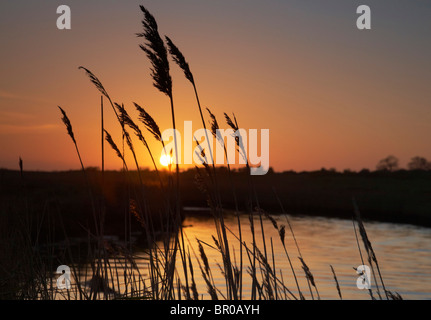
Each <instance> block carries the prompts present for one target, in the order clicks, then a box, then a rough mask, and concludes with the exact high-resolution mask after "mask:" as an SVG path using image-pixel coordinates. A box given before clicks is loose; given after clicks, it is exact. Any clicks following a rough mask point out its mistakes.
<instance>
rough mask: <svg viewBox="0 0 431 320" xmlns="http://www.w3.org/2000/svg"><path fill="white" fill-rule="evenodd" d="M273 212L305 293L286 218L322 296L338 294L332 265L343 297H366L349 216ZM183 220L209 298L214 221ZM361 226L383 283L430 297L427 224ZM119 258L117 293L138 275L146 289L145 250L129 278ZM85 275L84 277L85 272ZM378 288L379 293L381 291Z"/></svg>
mask: <svg viewBox="0 0 431 320" xmlns="http://www.w3.org/2000/svg"><path fill="white" fill-rule="evenodd" d="M274 218H275V220H276V221H277V223H278V225H286V247H287V250H288V253H289V255H290V257H291V260H292V263H293V267H294V269H295V272H296V275H297V276H298V282H299V285H300V287H301V290H302V291H303V293H304V295H305V296H306V298H307V299H310V298H311V295H310V292H309V291H308V284H307V281H306V278H305V275H304V272H303V271H302V268H301V266H302V265H301V263H300V261H299V259H298V258H297V257H298V255H299V254H298V251H297V248H296V247H295V244H294V241H293V239H292V237H291V234H290V231H289V228H288V226H287V220H286V219H287V218H288V219H289V221H290V223H291V225H292V227H293V230H294V232H295V237H296V240H297V242H298V244H299V247H300V250H301V254H302V256H303V258H304V260H305V262H306V263H307V265H308V267H309V268H310V270H311V272H312V274H313V276H314V279H315V282H316V285H317V288H318V290H319V294H320V297H321V299H339V296H338V293H337V289H336V284H335V281H334V277H333V274H332V271H331V268H330V265H332V266H333V268H334V270H335V272H336V275H337V278H338V282H339V285H340V289H341V293H342V296H343V299H369V298H370V297H369V295H368V292H367V291H366V290H359V289H358V288H357V286H356V280H357V278H358V275H357V274H356V271H355V270H354V268H356V267H358V266H359V265H361V264H362V262H361V257H360V255H359V252H358V247H357V242H356V238H355V232H354V228H353V224H352V221H348V220H339V219H327V218H316V217H292V216H283V215H280V216H275V217H274ZM256 219H257V218H256ZM240 221H241V226H242V235H243V240H244V241H245V242H246V243H247V244H249V245H250V244H251V243H252V238H251V235H250V222H249V218H248V216H247V215H243V216H241V217H240ZM225 223H226V226H227V227H228V228H229V229H230V230H231V231H232V232H233V233H235V234H236V235H238V223H237V218H236V217H234V216H227V217H226V219H225ZM183 225H184V227H185V228H184V234H185V236H186V241H187V242H188V243H189V244H190V245H191V248H190V255H191V257H192V261H193V265H194V275H195V281H196V285H197V290H198V292H199V294H200V295H201V296H202V297H203V298H206V299H208V298H209V295H208V293H207V287H206V284H205V282H204V280H203V278H202V275H201V271H200V269H199V266H198V263H197V258H198V256H199V249H198V244H197V239H199V240H200V241H202V242H204V243H207V244H209V245H211V246H213V247H215V244H214V240H213V238H212V236H216V233H215V228H214V221H213V220H212V218H209V217H208V216H205V217H203V216H199V215H194V216H189V217H187V218H186V219H185V221H184V223H183ZM258 225H259V226H260V221H259V220H256V224H255V230H256V241H257V244H258V247H259V248H260V249H261V251H262V252H263V245H262V235H261V232H260V227H258ZM263 225H264V232H265V239H266V244H267V246H268V248H267V249H268V254H269V259H270V261H271V264H272V250H271V247H270V244H271V239H272V243H273V254H274V261H275V270H277V273H278V276H279V278H280V275H281V274H282V275H283V279H284V283H285V285H286V286H287V287H288V288H289V289H290V290H291V291H292V292H293V293H296V292H297V291H296V290H295V288H296V285H295V282H294V279H293V277H292V272H291V269H290V266H289V264H288V260H287V258H286V255H285V252H284V249H283V246H282V244H281V241H280V237H279V234H278V231H277V230H276V229H275V228H274V227H273V225H272V223H271V222H270V221H269V220H267V219H264V221H263ZM365 227H366V229H367V233H368V237H369V239H370V241H371V242H372V245H373V248H374V251H375V253H376V256H377V259H378V261H379V266H380V270H381V273H382V276H383V280H384V282H385V285H386V288H387V289H388V290H391V291H392V292H398V293H399V294H401V296H402V297H403V298H404V299H430V298H431V268H430V267H431V254H430V253H431V246H430V244H431V229H428V228H420V227H415V226H410V225H400V224H390V223H375V222H369V223H365ZM228 239H229V245H230V248H231V253H232V255H233V256H234V258H235V261H236V264H237V265H239V245H238V244H239V242H238V240H237V239H236V237H235V236H234V235H232V234H228ZM361 245H362V244H361ZM204 248H205V252H206V255H207V257H208V261H209V263H210V266H211V270H212V273H213V277H214V282H215V285H216V286H217V287H218V289H219V290H220V293H221V294H223V293H225V292H226V290H225V279H224V277H223V276H222V274H221V272H220V264H222V260H221V256H220V253H219V252H218V251H217V250H215V249H214V248H211V247H210V246H206V245H204ZM363 254H364V252H363ZM198 259H199V258H198ZM243 259H244V260H243V261H244V268H243V270H244V280H243V298H245V299H249V298H250V296H251V292H250V291H251V278H250V276H249V275H248V274H247V272H246V269H247V266H249V265H250V264H249V263H248V258H247V255H246V254H245V253H244V255H243ZM364 259H365V258H364ZM122 263H124V264H127V263H128V262H127V261H124V262H121V261H120V260H118V261H116V260H115V259H113V260H112V261H111V262H110V264H111V266H115V268H114V269H115V270H116V272H115V273H116V275H114V278H115V280H111V281H114V282H113V284H116V287H117V288H118V287H119V288H120V291H122V292H121V293H124V292H125V291H127V290H130V287H128V283H131V282H133V281H136V280H138V282H139V283H140V284H139V287H138V288H135V290H139V291H140V290H142V292H144V291H145V287H146V286H147V285H149V281H148V280H147V279H146V278H148V258H147V256H146V254H145V252H144V251H141V252H139V251H138V252H137V253H136V257H135V261H134V263H136V266H137V268H136V272H135V271H134V274H132V275H128V276H127V278H126V276H123V271H122V270H123V269H124V265H122ZM177 268H178V273H179V274H180V277H181V278H183V277H182V275H181V272H182V270H181V269H182V268H181V263H180V261H178V264H177ZM85 271H87V272H88V270H86V269H85V268H84V269H83V271H82V272H83V273H85ZM85 279H87V280H88V278H85ZM373 280H374V279H372V283H371V284H372V286H373V289H374V291H375V289H376V287H375V285H376V284H375V282H374V281H373ZM87 284H88V281H87ZM90 284H91V282H90ZM379 285H380V283H379ZM141 286H142V287H141ZM313 293H314V292H313ZM381 293H382V295H383V292H381ZM114 296H115V295H114ZM314 296H315V295H314ZM100 298H103V296H100Z"/></svg>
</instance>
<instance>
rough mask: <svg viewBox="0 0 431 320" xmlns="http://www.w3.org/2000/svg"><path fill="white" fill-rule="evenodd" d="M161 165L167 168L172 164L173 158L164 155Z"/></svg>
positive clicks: (161, 158)
mask: <svg viewBox="0 0 431 320" xmlns="http://www.w3.org/2000/svg"><path fill="white" fill-rule="evenodd" d="M160 163H161V164H162V166H164V167H167V166H169V165H170V164H172V157H171V156H169V155H162V156H161V157H160Z"/></svg>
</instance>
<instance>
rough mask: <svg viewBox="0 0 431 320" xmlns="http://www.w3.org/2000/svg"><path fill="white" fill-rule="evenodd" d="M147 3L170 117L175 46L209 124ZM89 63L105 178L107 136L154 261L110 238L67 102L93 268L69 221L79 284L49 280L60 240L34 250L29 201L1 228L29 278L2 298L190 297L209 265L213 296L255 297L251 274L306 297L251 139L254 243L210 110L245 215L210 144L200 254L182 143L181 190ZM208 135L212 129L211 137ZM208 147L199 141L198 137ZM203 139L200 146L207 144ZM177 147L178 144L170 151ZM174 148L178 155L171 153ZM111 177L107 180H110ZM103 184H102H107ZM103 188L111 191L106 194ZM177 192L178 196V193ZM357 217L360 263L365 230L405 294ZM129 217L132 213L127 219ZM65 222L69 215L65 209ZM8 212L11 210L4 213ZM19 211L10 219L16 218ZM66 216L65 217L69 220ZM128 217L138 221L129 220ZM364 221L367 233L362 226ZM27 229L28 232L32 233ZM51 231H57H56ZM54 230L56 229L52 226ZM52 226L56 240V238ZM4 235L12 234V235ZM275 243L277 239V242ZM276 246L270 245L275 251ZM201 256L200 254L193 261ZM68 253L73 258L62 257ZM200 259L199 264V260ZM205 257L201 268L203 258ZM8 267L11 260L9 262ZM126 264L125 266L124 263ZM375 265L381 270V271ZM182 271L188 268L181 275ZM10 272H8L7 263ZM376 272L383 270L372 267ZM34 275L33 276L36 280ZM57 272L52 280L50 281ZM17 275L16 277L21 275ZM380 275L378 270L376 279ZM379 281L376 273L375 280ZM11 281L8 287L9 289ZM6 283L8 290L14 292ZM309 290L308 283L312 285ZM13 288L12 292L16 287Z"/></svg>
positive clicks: (232, 123)
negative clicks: (13, 225)
mask: <svg viewBox="0 0 431 320" xmlns="http://www.w3.org/2000/svg"><path fill="white" fill-rule="evenodd" d="M140 9H141V11H142V13H143V15H144V17H143V20H142V26H143V32H142V33H138V34H137V36H138V37H140V38H143V39H144V41H145V43H143V44H141V45H140V48H141V49H142V50H143V51H144V53H145V54H146V56H147V58H148V59H149V61H150V63H151V77H152V79H153V85H154V87H155V88H157V90H159V91H160V92H162V93H164V94H165V95H166V96H168V98H169V100H170V108H171V118H172V125H173V129H175V122H176V121H175V120H176V119H175V108H174V99H173V91H172V78H171V76H170V67H169V61H168V52H169V54H170V55H171V57H172V59H173V60H174V62H175V63H176V64H177V65H178V66H179V67H180V68H181V69H182V70H183V72H184V75H185V77H186V79H187V80H188V81H189V82H190V83H191V84H192V86H193V89H194V94H195V98H196V102H197V106H198V111H199V115H200V117H201V120H202V124H203V126H204V128H205V129H206V121H205V117H204V114H203V112H202V107H201V102H200V100H199V95H198V90H197V86H196V82H195V78H194V76H193V74H192V72H191V69H190V65H189V63H188V62H187V60H186V59H185V57H184V55H183V54H182V52H181V51H180V50H179V49H178V47H177V46H176V45H175V44H174V43H173V41H172V40H171V39H170V38H169V37H166V38H165V40H166V43H167V47H166V46H165V42H164V41H163V39H162V38H161V37H160V35H159V31H158V25H157V22H156V20H155V18H154V17H153V16H152V15H151V13H150V12H149V11H148V10H147V9H146V8H145V7H143V6H140ZM80 69H82V70H84V71H85V73H86V75H87V76H88V77H89V79H90V81H91V83H92V84H93V85H94V86H95V87H96V88H97V90H98V91H99V92H100V93H101V94H102V98H101V127H102V128H101V133H102V141H101V144H102V175H103V176H104V174H105V170H104V158H105V151H104V147H103V146H104V141H106V142H107V143H108V144H109V146H110V147H111V149H112V150H113V151H114V153H115V154H116V156H117V157H118V158H119V159H120V160H121V162H122V164H123V168H124V176H125V177H126V181H125V186H126V188H127V189H128V190H127V191H128V193H127V208H125V212H126V213H127V214H126V215H125V223H124V224H125V238H127V236H126V234H127V232H129V233H130V232H131V227H130V223H131V222H130V221H131V217H134V218H135V219H136V220H137V221H138V222H139V223H140V225H141V227H142V232H143V233H144V236H145V238H146V241H147V243H146V248H145V254H146V256H145V261H146V263H147V270H148V274H147V275H144V272H142V273H141V271H142V270H141V269H140V267H139V266H138V265H137V260H138V259H140V260H141V259H142V257H140V256H136V254H135V253H134V251H133V247H132V244H131V243H128V241H127V240H126V241H125V244H124V246H122V245H118V244H114V243H111V242H109V241H108V240H107V239H105V238H104V237H103V236H104V232H103V230H104V220H105V214H104V202H103V201H104V199H103V201H102V202H101V203H102V205H101V207H100V208H98V207H97V206H96V202H95V201H94V190H93V187H92V185H91V184H90V182H89V178H88V174H87V170H86V169H85V166H84V163H83V160H82V158H81V154H80V151H79V148H78V143H77V139H76V136H75V133H74V131H73V128H72V123H71V121H70V119H69V117H68V115H67V114H66V112H65V110H64V109H63V108H61V107H58V108H59V110H60V112H61V120H62V121H63V123H64V125H65V127H66V131H67V134H68V136H69V137H70V139H71V140H72V142H73V144H74V147H75V150H76V153H77V156H78V159H79V162H80V166H81V169H82V171H83V173H84V177H85V181H86V185H87V189H88V192H89V196H90V200H91V205H92V209H93V220H94V224H95V230H96V231H95V233H93V232H92V231H91V229H90V228H88V227H85V226H82V228H84V230H85V231H86V232H87V235H88V241H87V250H86V261H87V262H88V265H89V268H85V274H84V275H82V272H80V271H82V270H80V268H79V264H78V262H76V259H75V257H74V254H73V253H72V250H73V248H72V245H71V241H70V239H69V238H68V236H67V233H66V231H65V228H64V224H62V231H63V233H64V238H65V240H66V245H65V248H62V249H63V251H64V255H65V256H68V261H69V262H71V265H72V270H71V272H72V275H73V276H74V278H75V279H74V280H75V285H74V286H73V288H72V289H71V290H70V291H67V292H66V293H65V294H63V293H61V292H58V291H56V289H55V285H54V284H53V283H52V277H51V278H48V277H47V274H48V271H49V270H52V267H53V265H54V259H53V257H54V254H53V252H54V248H50V249H49V250H51V251H49V254H48V257H50V258H49V259H48V260H44V259H42V256H41V254H40V252H38V251H37V250H35V249H34V248H35V247H36V246H35V245H36V244H38V243H39V240H40V239H39V237H40V233H41V231H40V224H38V223H36V225H37V228H36V230H37V232H36V238H35V240H34V239H32V238H31V237H30V236H29V234H30V231H29V230H30V229H31V228H32V225H33V224H34V222H33V220H32V219H33V217H32V216H31V212H29V211H28V209H27V210H26V212H25V219H23V220H24V221H20V223H22V225H20V227H19V232H17V233H16V234H12V233H11V232H10V231H9V232H7V230H5V229H4V225H6V224H3V223H0V227H1V228H2V229H1V230H2V231H1V232H0V235H1V237H2V238H1V240H2V241H0V245H1V246H2V249H4V250H5V251H7V252H8V253H9V254H11V255H12V257H16V255H13V253H14V251H15V252H22V253H23V255H24V256H19V257H18V258H20V259H21V260H20V261H23V266H19V267H17V268H18V269H17V270H19V272H20V276H19V277H18V279H17V283H18V285H17V288H11V287H10V286H6V285H5V283H3V282H0V287H1V288H2V289H1V292H0V295H1V296H10V297H13V298H24V299H56V298H63V299H69V300H72V299H88V300H95V299H156V300H161V299H166V300H172V299H181V298H182V296H184V298H185V299H194V300H199V299H200V297H201V296H200V294H199V291H198V287H197V282H198V276H199V275H198V273H196V272H195V271H200V276H201V280H203V283H204V284H205V286H206V290H207V293H208V297H209V298H211V299H213V300H218V299H229V300H231V299H235V300H236V299H239V300H241V299H245V298H248V297H246V296H245V293H244V281H246V277H247V275H248V276H249V278H247V280H248V281H249V282H251V299H253V300H254V299H271V300H272V299H283V298H284V299H293V300H302V299H305V296H304V294H303V292H304V289H303V288H301V286H300V285H299V281H298V279H299V276H300V273H297V272H296V271H295V268H294V266H293V262H292V259H291V254H290V253H289V251H288V244H287V242H288V239H287V237H286V226H285V225H281V224H280V221H278V220H277V219H276V218H274V217H273V216H272V215H270V214H269V213H267V212H266V211H265V210H263V209H262V208H261V206H260V203H259V197H258V194H257V192H256V188H255V184H254V181H253V179H252V177H251V176H250V164H249V162H248V159H247V156H246V155H247V152H246V150H245V147H244V145H243V143H242V137H241V136H240V135H239V136H236V145H237V151H238V153H239V155H240V156H241V157H243V158H244V159H245V163H246V164H245V167H246V171H247V174H248V178H247V179H248V196H249V198H248V201H249V203H250V205H249V208H248V218H249V228H250V235H251V238H252V240H251V243H247V242H246V241H245V240H244V235H243V229H242V226H241V220H240V212H239V205H238V198H237V194H236V189H235V185H234V183H233V182H234V179H233V176H234V174H235V172H234V171H233V170H232V169H231V167H230V164H229V159H228V153H227V149H226V145H225V143H224V140H223V139H221V137H220V136H219V135H218V132H217V130H218V129H219V128H220V127H219V123H218V121H217V118H216V116H215V115H214V114H213V113H212V112H211V111H210V109H209V108H207V111H208V115H209V118H210V126H211V133H212V135H213V136H214V138H215V139H216V140H217V142H218V143H220V144H221V145H222V146H223V149H224V153H225V157H226V160H227V163H228V166H227V167H228V174H229V181H230V184H231V187H232V189H231V193H232V197H233V199H234V205H235V215H236V218H237V220H236V221H237V226H235V227H238V229H237V230H235V231H233V230H231V229H229V228H228V226H226V224H225V220H224V214H225V210H224V208H223V203H222V197H221V192H222V191H221V190H220V188H219V185H218V179H217V172H216V170H215V165H214V161H212V166H209V165H208V161H207V160H208V158H207V154H206V150H204V149H202V148H200V152H198V156H199V157H201V159H202V167H196V183H197V185H198V187H199V189H200V190H201V191H202V193H203V196H204V197H205V198H206V199H207V202H208V206H209V207H210V209H211V213H212V215H213V218H214V232H215V235H212V239H213V242H214V243H213V244H209V243H205V242H204V241H202V240H199V239H196V241H197V251H198V252H195V251H194V249H193V246H192V244H191V243H190V241H189V240H188V238H187V234H186V232H185V231H184V229H183V225H182V217H181V214H180V210H181V202H180V176H179V161H178V150H177V141H176V136H175V137H174V139H175V157H176V185H175V188H173V186H172V185H173V183H171V185H169V187H168V188H166V189H165V188H164V184H163V180H162V177H161V174H160V172H159V170H158V168H157V165H156V161H155V159H154V157H153V152H152V150H151V148H150V146H149V144H148V142H147V140H146V138H145V136H144V134H143V132H142V130H141V128H140V127H139V126H138V124H137V122H136V121H134V120H133V118H132V116H131V115H129V113H128V112H127V110H126V108H125V107H124V105H123V104H119V103H115V102H113V100H112V99H111V97H110V96H109V94H108V91H107V90H106V89H105V87H104V86H103V84H102V82H101V81H100V80H99V78H97V77H96V76H95V74H94V73H92V72H91V71H90V70H89V69H87V68H84V67H80ZM104 98H106V99H107V100H108V102H109V104H110V105H111V107H112V109H113V111H114V113H115V115H116V118H117V120H118V122H119V124H120V126H121V129H122V139H123V150H121V149H120V148H119V147H118V145H117V144H116V143H115V141H114V140H115V139H114V138H113V137H112V136H111V134H110V133H109V132H108V128H105V123H104V115H103V101H104V100H103V99H104ZM134 106H135V108H136V110H137V112H138V114H139V116H138V120H140V121H141V123H142V124H143V125H144V127H145V129H146V130H147V131H148V132H149V133H150V134H151V136H152V137H154V139H156V140H157V141H159V142H160V143H161V145H162V147H163V148H164V142H163V140H162V135H161V130H160V128H159V126H158V124H157V122H156V121H155V120H154V118H153V116H152V115H150V114H149V113H148V112H147V111H146V110H145V109H144V108H143V107H141V106H140V105H138V104H137V103H134ZM224 117H225V121H226V124H227V126H228V127H230V128H232V129H233V130H234V131H235V132H239V126H238V121H237V119H236V117H235V115H233V117H230V116H229V115H228V114H226V113H225V114H224ZM129 129H130V130H131V132H133V133H134V134H135V136H136V137H137V138H138V139H139V141H140V142H141V143H142V144H143V145H144V147H145V148H146V150H147V151H148V154H149V156H150V158H151V161H152V164H153V166H154V170H155V172H156V173H157V175H158V178H159V180H160V187H161V190H162V194H163V197H166V198H167V199H168V200H165V201H163V202H162V203H161V204H160V205H159V207H158V210H159V212H158V214H159V220H160V221H159V223H160V225H161V227H160V228H161V229H162V233H163V237H162V239H161V240H160V239H158V231H160V230H157V231H156V227H155V221H154V220H155V219H156V214H155V213H154V212H150V209H149V205H148V204H149V202H150V201H151V200H152V199H150V198H149V197H148V196H147V194H146V193H144V192H142V190H143V189H144V187H145V186H146V181H144V179H143V176H142V174H141V171H140V166H139V162H138V157H137V155H136V151H135V147H134V145H133V141H132V138H131V136H130V134H129V131H128V130H129ZM206 138H207V140H209V137H206ZM124 143H126V144H127V146H128V148H129V149H130V151H131V153H132V155H133V160H134V163H135V165H136V170H137V173H138V177H139V188H137V187H136V186H135V185H134V184H133V183H132V176H133V172H132V171H131V170H130V167H129V165H128V163H127V158H126V156H125V150H124ZM196 143H197V144H198V146H199V142H198V141H196ZM199 147H200V146H199ZM171 152H172V150H171ZM171 154H172V153H171ZM208 156H209V157H210V158H211V159H213V153H212V150H211V149H210V150H209V155H208ZM19 167H20V178H21V180H23V177H24V173H23V172H24V170H23V163H22V159H21V158H20V159H19ZM169 179H170V180H169V181H170V182H172V181H173V180H172V176H171V175H170V174H169ZM105 181H106V180H105V178H103V182H105ZM102 190H103V187H102ZM274 194H275V196H276V199H277V201H278V203H279V204H280V207H281V210H282V213H283V214H285V215H286V212H285V211H284V208H283V205H282V203H281V200H280V198H279V197H278V196H277V194H276V192H275V190H274ZM102 196H104V192H102ZM172 199H173V201H171V200H172ZM354 211H355V216H354V221H353V227H354V231H355V235H356V241H357V246H358V249H359V253H360V256H361V261H362V262H363V264H364V262H365V261H364V256H362V249H361V246H360V242H359V237H360V238H361V240H362V246H363V247H364V249H365V252H366V255H367V258H368V263H369V264H370V265H371V266H372V267H373V268H374V267H375V268H376V270H377V274H378V276H379V281H380V285H381V287H382V288H383V290H384V294H385V296H386V298H387V299H394V300H396V299H402V297H401V296H400V295H399V294H398V293H396V292H394V293H393V292H391V291H389V290H387V289H386V286H385V283H384V281H383V277H382V274H381V270H380V266H379V263H378V260H377V257H376V254H375V251H374V248H373V246H372V244H371V241H370V240H369V238H368V235H367V232H366V230H365V226H364V224H363V222H362V220H361V217H360V213H359V209H358V208H357V206H356V203H354ZM127 215H129V218H127ZM58 216H59V219H60V220H61V214H59V215H58ZM3 218H4V217H2V219H3ZM9 218H10V217H8V219H9ZM257 218H258V219H259V222H260V223H259V226H258V228H259V227H260V232H261V236H262V246H258V244H257V232H258V231H259V230H258V229H256V226H257V225H256V222H255V219H257ZM264 219H266V220H267V221H269V222H270V223H271V224H272V226H273V227H274V229H275V230H276V231H277V234H278V237H279V240H280V242H281V244H282V246H283V249H284V253H285V256H286V259H287V261H288V264H289V268H290V271H291V273H292V275H291V277H289V279H286V281H285V278H284V276H283V273H282V271H281V270H280V271H279V272H277V269H276V267H277V264H279V263H280V261H277V259H276V256H275V254H274V243H273V239H272V238H271V237H269V238H268V236H267V235H266V234H265V229H264V225H263V221H264ZM61 221H62V220H61ZM286 224H287V226H288V228H289V231H290V235H291V236H292V239H293V242H294V245H295V247H296V250H297V252H298V255H299V257H298V258H299V262H300V263H301V267H302V271H303V275H302V276H304V277H305V279H306V280H307V284H308V290H309V291H310V297H311V299H314V298H315V295H316V297H317V299H320V294H319V290H318V288H317V284H316V278H315V275H313V273H312V272H311V270H310V268H309V266H308V265H307V263H306V262H305V259H304V257H303V255H302V253H301V250H300V247H299V244H298V242H297V239H296V237H295V234H294V230H293V227H292V225H291V223H290V221H289V219H288V218H287V216H286ZM128 225H129V227H128ZM357 229H358V231H359V232H358V233H359V236H358V233H357V232H356V230H357ZM27 232H28V233H27ZM50 232H51V229H50ZM50 232H49V233H50ZM228 233H229V234H230V235H232V237H233V238H232V239H231V238H228ZM50 236H51V235H50V234H48V238H49V240H50ZM185 239H187V240H188V245H186V242H185ZM3 240H4V241H3ZM3 243H8V244H11V246H10V248H8V247H7V246H4V245H3ZM268 243H269V245H268ZM233 244H235V245H237V246H238V247H239V256H240V258H239V265H237V262H236V257H235V247H234V245H233ZM268 248H269V250H268ZM205 250H215V251H216V252H217V255H218V256H219V257H220V258H221V261H220V260H218V261H215V262H213V261H210V260H209V258H208V255H207V252H206V251H205ZM191 251H192V254H193V256H194V260H193V259H192V255H191ZM62 258H64V259H65V257H62ZM246 259H248V265H249V267H247V268H246V267H245V265H246V263H245V261H244V260H246ZM13 260H14V259H12V258H11V259H10V261H8V264H9V265H11V266H14V265H15V264H14V261H13ZM178 260H179V262H180V263H181V267H180V268H181V269H180V268H179V266H178ZM193 261H195V266H193ZM196 264H197V266H196ZM330 268H331V271H332V274H333V277H334V281H335V283H336V290H337V293H338V296H339V297H340V299H343V297H342V294H341V287H340V284H339V282H338V279H337V276H336V274H335V271H334V268H333V267H332V265H330ZM0 270H3V268H0ZM120 270H121V271H120ZM373 270H374V269H373ZM180 271H182V274H180ZM1 272H2V271H1ZM217 272H219V273H220V274H221V276H222V277H223V281H224V283H223V285H220V286H218V285H216V281H215V279H217V278H216V277H215V274H216V273H217ZM373 274H374V272H373ZM7 277H8V278H7V279H9V278H13V275H12V274H10V273H9V274H7ZM291 278H293V280H294V283H295V287H296V288H295V290H296V291H297V294H296V293H294V292H292V290H291V289H289V288H288V286H287V285H286V283H287V281H289V280H291ZM29 279H33V280H31V281H30V280H29ZM47 279H50V280H47ZM14 280H15V279H14ZM375 280H376V278H375ZM375 282H376V284H377V281H375ZM4 288H5V289H4ZM5 290H7V292H5ZM305 290H307V289H305ZM9 291H10V292H9ZM369 293H370V297H371V298H374V296H373V292H372V291H371V290H370V291H369ZM377 294H378V295H379V296H380V292H379V287H377Z"/></svg>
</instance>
